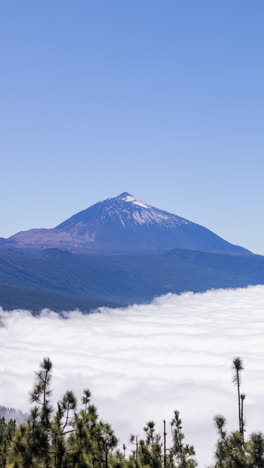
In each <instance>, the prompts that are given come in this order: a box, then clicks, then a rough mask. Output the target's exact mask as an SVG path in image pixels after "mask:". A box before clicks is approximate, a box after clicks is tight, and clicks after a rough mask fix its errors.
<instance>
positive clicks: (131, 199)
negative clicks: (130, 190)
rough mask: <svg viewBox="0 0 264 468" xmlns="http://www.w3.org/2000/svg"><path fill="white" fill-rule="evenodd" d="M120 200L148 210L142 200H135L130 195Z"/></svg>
mask: <svg viewBox="0 0 264 468" xmlns="http://www.w3.org/2000/svg"><path fill="white" fill-rule="evenodd" d="M121 200H123V201H126V202H129V203H133V204H134V205H138V206H142V207H143V208H148V209H149V208H150V206H149V205H147V204H146V203H145V202H143V201H142V200H138V199H137V198H135V197H133V196H132V195H126V196H125V197H124V198H121Z"/></svg>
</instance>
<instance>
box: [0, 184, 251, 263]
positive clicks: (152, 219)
mask: <svg viewBox="0 0 264 468" xmlns="http://www.w3.org/2000/svg"><path fill="white" fill-rule="evenodd" d="M0 246H4V247H14V248H24V249H41V250H43V249H49V248H57V249H63V250H68V251H70V252H76V253H87V254H97V255H98V254H102V255H105V254H106V255H113V254H129V253H144V254H146V253H161V252H165V251H169V250H171V249H175V248H176V249H185V250H198V251H207V252H222V253H230V254H250V252H249V251H247V250H246V249H244V248H242V247H239V246H236V245H233V244H230V243H229V242H227V241H225V240H224V239H222V238H221V237H219V236H217V235H216V234H214V233H213V232H212V231H210V230H208V229H206V228H205V227H203V226H200V225H198V224H195V223H193V222H191V221H188V220H187V219H184V218H181V217H179V216H177V215H175V214H171V213H168V212H166V211H163V210H160V209H158V208H155V207H154V206H151V205H149V204H147V203H145V202H143V201H141V200H138V199H137V198H135V197H134V196H133V195H130V194H129V193H127V192H124V193H122V194H120V195H119V196H117V197H114V198H108V199H107V200H104V201H101V202H98V203H96V204H95V205H93V206H91V207H89V208H87V209H86V210H83V211H81V212H79V213H77V214H75V215H74V216H72V217H71V218H69V219H67V220H66V221H64V222H63V223H61V224H60V225H58V226H56V227H55V228H53V229H30V230H29V231H24V232H19V233H17V234H15V235H13V236H11V237H9V238H8V239H0Z"/></svg>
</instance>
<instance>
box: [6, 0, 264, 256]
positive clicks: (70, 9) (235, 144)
mask: <svg viewBox="0 0 264 468" xmlns="http://www.w3.org/2000/svg"><path fill="white" fill-rule="evenodd" d="M263 23H264V3H263V1H262V0H254V1H252V2H250V1H248V0H221V1H220V2H214V1H211V0H208V1H206V0H199V1H197V0H186V1H180V0H179V1H175V0H166V1H165V2H162V1H160V0H144V1H142V0H134V1H131V2H129V1H124V0H105V1H101V0H94V1H89V0H88V1H87V0H78V1H75V2H73V1H68V0H56V2H54V1H53V0H47V1H45V2H36V1H35V0H24V1H23V2H22V1H21V0H12V1H9V2H8V1H7V2H2V3H1V6H0V51H1V53H0V60H1V73H0V103H1V105H0V132H1V136H0V155H1V166H0V167H1V179H0V180H1V183H0V200H1V206H0V217H1V225H0V236H8V235H11V234H13V233H15V232H16V231H19V230H25V229H29V228H31V227H52V226H55V225H56V224H58V223H59V222H61V221H62V220H64V219H65V218H67V217H68V216H70V215H72V214H73V213H75V212H77V211H79V210H81V209H84V208H86V207H88V206H89V205H91V204H92V203H95V202H96V201H98V200H102V199H104V198H107V197H110V196H115V195H118V194H119V193H120V192H123V191H128V192H130V193H132V194H134V195H135V196H137V197H138V198H141V199H145V200H146V201H147V202H149V203H151V204H153V205H156V206H158V207H160V208H163V209H166V210H168V211H171V212H174V213H176V214H178V215H181V216H184V217H186V218H188V219H191V220H192V221H195V222H198V223H200V224H203V225H205V226H207V227H208V228H210V229H212V230H213V231H215V232H216V233H218V234H219V235H221V236H222V237H224V238H225V239H227V240H229V241H231V242H234V243H237V244H241V245H244V246H245V247H247V248H249V249H251V250H253V251H255V252H258V253H263V254H264V239H263V231H264V217H263V201H264V188H263V178H264V175H263V173H264V158H263V149H264V132H263V123H264V102H263V83H264V28H263Z"/></svg>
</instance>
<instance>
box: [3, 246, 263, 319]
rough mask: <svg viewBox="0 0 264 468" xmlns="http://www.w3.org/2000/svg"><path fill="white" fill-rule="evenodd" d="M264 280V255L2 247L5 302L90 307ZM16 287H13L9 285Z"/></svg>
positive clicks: (8, 304) (36, 306) (35, 306)
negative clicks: (107, 252)
mask: <svg viewBox="0 0 264 468" xmlns="http://www.w3.org/2000/svg"><path fill="white" fill-rule="evenodd" d="M255 284H264V257H262V256H259V255H250V256H239V255H228V254H215V253H209V252H197V251H191V250H179V249H176V250H172V251H170V252H167V253H166V254H161V255H130V256H125V255H116V256H87V255H81V254H73V253H70V252H67V251H61V250H58V249H49V250H43V251H34V250H30V251H25V250H12V249H3V248H2V249H0V285H2V287H1V288H0V305H2V306H3V305H4V306H5V307H7V308H9V309H13V308H17V307H19V308H21V307H25V308H29V309H33V310H35V311H36V310H39V309H41V308H43V307H50V308H54V309H55V310H63V309H65V310H69V309H71V308H75V307H79V308H80V309H81V310H84V311H88V310H91V309H93V308H95V307H97V306H101V305H109V306H118V305H120V304H121V305H128V304H132V303H135V302H138V303H144V302H148V301H150V300H152V299H153V298H154V297H156V296H159V295H162V294H166V293H168V292H173V293H180V292H183V291H194V292H198V291H205V290H207V289H211V288H237V287H245V286H248V285H255ZM7 286H8V287H11V286H12V287H13V288H14V287H15V288H14V289H12V290H11V289H9V290H8V289H7V288H6V287H7Z"/></svg>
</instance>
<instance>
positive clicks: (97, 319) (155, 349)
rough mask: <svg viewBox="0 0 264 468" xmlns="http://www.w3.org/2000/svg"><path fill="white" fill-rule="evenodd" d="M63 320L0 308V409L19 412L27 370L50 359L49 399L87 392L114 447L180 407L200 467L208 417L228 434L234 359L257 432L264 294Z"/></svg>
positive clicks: (181, 299)
mask: <svg viewBox="0 0 264 468" xmlns="http://www.w3.org/2000/svg"><path fill="white" fill-rule="evenodd" d="M66 317H67V320H65V319H63V318H61V317H59V316H58V315H57V314H56V313H54V312H52V311H44V312H43V313H42V314H41V316H40V317H33V316H32V315H31V314H30V313H29V312H27V311H23V310H17V311H13V312H8V311H3V310H1V309H0V347H1V357H2V359H1V360H0V379H1V386H0V405H5V406H12V407H16V408H19V409H21V410H23V411H27V410H28V408H29V402H28V398H27V397H28V392H29V391H30V389H31V387H32V382H33V371H34V370H37V369H38V365H39V362H40V360H41V359H42V357H44V356H49V357H50V358H51V359H52V361H53V363H54V380H53V386H54V392H53V397H54V400H55V399H57V398H60V397H61V395H62V393H64V391H65V390H67V389H72V390H74V391H75V392H76V394H77V395H79V396H80V395H81V392H82V389H83V388H87V387H88V388H90V389H91V391H92V393H93V401H94V403H95V404H96V405H97V406H98V409H99V413H100V415H101V416H102V417H103V418H104V419H105V420H108V421H109V422H110V423H111V424H112V425H113V427H114V429H115V430H116V432H117V435H118V436H119V438H120V440H121V441H122V442H127V441H128V438H129V434H130V433H136V434H140V433H141V434H142V433H143V431H142V427H143V424H144V423H145V422H146V421H147V420H149V419H154V420H155V421H156V422H157V428H158V429H159V430H162V420H163V419H167V420H168V422H169V421H170V419H171V417H172V413H173V410H174V409H178V410H180V412H181V415H182V418H183V425H184V430H185V433H186V437H187V441H188V442H189V443H194V444H195V446H196V451H197V458H198V460H199V461H200V462H201V465H202V466H203V465H205V464H206V463H209V462H210V461H211V459H210V456H211V453H212V450H213V447H214V444H215V441H216V434H215V430H214V426H213V420H212V419H213V416H214V415H215V414H216V413H223V414H224V415H225V416H226V417H227V420H228V426H229V428H230V429H233V428H235V427H236V417H237V411H236V391H235V387H234V386H233V384H232V370H231V361H232V358H233V357H235V356H237V355H239V356H241V357H242V358H243V360H244V364H245V368H246V370H245V371H244V373H243V391H244V392H245V393H246V394H247V398H246V410H245V411H246V419H247V431H248V433H250V432H251V431H253V430H261V429H262V422H263V421H262V414H263V411H264V401H263V384H264V372H263V371H264V340H263V339H264V286H254V287H249V288H246V289H238V290H217V291H208V292H206V293H202V294H193V293H185V294H181V295H174V294H168V295H166V296H162V297H160V298H157V299H156V300H155V301H154V302H152V303H151V304H148V305H135V306H132V307H128V308H126V309H101V310H100V311H98V312H96V313H94V314H92V315H83V314H81V313H80V312H71V313H67V314H66ZM142 435H143V434H142ZM208 453H209V455H208Z"/></svg>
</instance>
